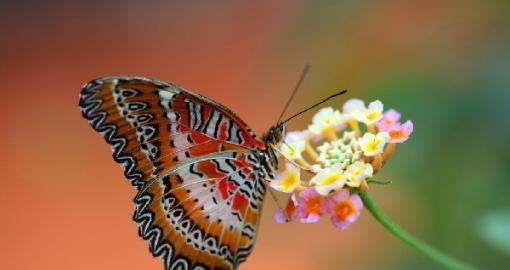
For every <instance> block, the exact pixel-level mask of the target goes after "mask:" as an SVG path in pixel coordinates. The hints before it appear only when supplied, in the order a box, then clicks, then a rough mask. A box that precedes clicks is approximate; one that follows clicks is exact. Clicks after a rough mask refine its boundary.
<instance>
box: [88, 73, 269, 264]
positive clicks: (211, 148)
mask: <svg viewBox="0 0 510 270" xmlns="http://www.w3.org/2000/svg"><path fill="white" fill-rule="evenodd" d="M80 107H81V109H82V114H83V116H84V117H85V118H86V119H87V120H88V121H89V123H90V124H91V126H92V127H93V128H94V129H95V130H96V131H98V132H100V133H101V134H103V136H104V138H105V140H106V141H107V142H108V143H109V144H110V146H111V148H112V151H113V157H114V159H115V160H116V161H117V162H119V163H120V164H121V165H122V166H123V168H124V174H125V176H126V177H127V178H128V179H129V180H130V181H131V182H132V184H133V185H135V186H137V187H138V189H139V193H138V195H137V197H136V198H135V204H136V212H135V215H134V219H135V221H136V222H137V223H138V224H139V232H140V235H141V236H142V237H143V238H144V239H146V240H148V242H149V246H150V250H151V252H152V253H153V254H154V255H155V256H160V257H162V258H163V259H164V262H165V268H166V269H174V268H176V267H177V268H176V269H235V268H236V266H237V265H238V264H239V263H240V262H241V261H243V260H244V259H245V258H246V256H247V255H248V254H249V253H250V251H251V248H252V246H253V243H254V241H255V236H256V231H257V227H258V219H259V215H260V210H261V203H262V200H263V198H264V193H265V186H264V184H263V182H262V179H261V178H260V174H259V172H258V171H257V167H258V166H259V165H260V161H259V160H258V157H257V155H256V152H257V150H263V149H264V148H265V145H264V143H263V142H261V141H260V140H259V139H257V138H256V137H255V135H254V134H253V132H252V131H251V130H250V129H249V128H248V127H247V125H246V124H245V123H244V122H243V121H242V120H241V119H240V118H239V117H237V116H236V115H235V114H234V113H232V112H231V111H230V110H229V109H227V108H225V107H224V106H221V105H219V104H217V103H216V102H214V101H212V100H209V99H207V98H205V97H203V96H200V95H199V94H196V93H193V92H191V91H187V90H184V89H182V88H180V87H178V86H175V85H173V84H169V83H165V82H160V81H156V80H151V79H145V78H131V77H111V78H102V79H98V80H95V81H92V82H90V83H88V84H86V85H85V86H84V88H83V90H82V93H81V95H80ZM178 267H181V268H178Z"/></svg>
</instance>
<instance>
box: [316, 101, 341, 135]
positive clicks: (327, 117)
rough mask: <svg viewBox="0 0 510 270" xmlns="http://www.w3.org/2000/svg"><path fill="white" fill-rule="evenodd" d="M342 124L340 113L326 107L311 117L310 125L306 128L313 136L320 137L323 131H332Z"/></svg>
mask: <svg viewBox="0 0 510 270" xmlns="http://www.w3.org/2000/svg"><path fill="white" fill-rule="evenodd" d="M342 123H343V121H342V117H341V115H340V112H339V111H337V110H333V108H331V107H326V108H323V109H321V110H320V111H319V112H317V114H315V115H314V116H313V118H312V124H311V125H309V126H308V130H309V131H310V132H311V133H312V134H314V135H322V133H323V132H324V131H326V130H328V129H329V130H333V129H334V128H335V127H337V126H339V125H340V124H342Z"/></svg>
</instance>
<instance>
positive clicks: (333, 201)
mask: <svg viewBox="0 0 510 270" xmlns="http://www.w3.org/2000/svg"><path fill="white" fill-rule="evenodd" d="M327 207H328V210H329V211H330V212H331V223H333V225H334V226H335V227H337V228H339V229H340V230H345V229H347V228H348V227H349V225H351V224H352V223H353V222H355V221H356V220H357V219H358V217H359V214H360V211H361V209H363V202H362V201H361V198H360V197H359V196H358V194H356V193H353V194H350V192H349V190H348V189H342V190H340V191H339V192H337V193H335V194H333V195H332V196H331V197H329V199H328V201H327Z"/></svg>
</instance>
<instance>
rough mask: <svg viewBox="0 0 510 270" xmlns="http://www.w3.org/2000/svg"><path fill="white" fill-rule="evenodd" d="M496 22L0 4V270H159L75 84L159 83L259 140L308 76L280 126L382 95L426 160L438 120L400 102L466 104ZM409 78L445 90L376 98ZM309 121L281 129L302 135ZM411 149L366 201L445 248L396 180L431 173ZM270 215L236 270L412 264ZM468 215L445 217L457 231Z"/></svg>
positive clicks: (446, 10) (404, 15)
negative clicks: (134, 79)
mask: <svg viewBox="0 0 510 270" xmlns="http://www.w3.org/2000/svg"><path fill="white" fill-rule="evenodd" d="M502 5H503V4H502ZM503 13H504V11H503V10H502V9H500V8H498V6H492V5H488V4H484V3H483V1H467V2H466V1H451V2H449V3H442V2H441V1H437V2H436V1H432V2H430V3H429V2H427V4H424V2H421V1H411V2H409V1H388V2H387V3H385V4H382V3H372V4H369V3H363V4H361V3H357V2H356V1H346V2H345V3H342V4H340V3H335V4H333V3H328V2H327V1H317V2H313V1H256V2H253V3H251V2H250V3H248V2H246V3H240V2H235V1H225V2H216V1H203V2H200V1H192V2H187V3H181V2H177V1H176V2H171V1H145V2H144V1H140V2H136V1H113V2H108V3H104V2H100V1H50V2H46V1H44V2H39V1H27V2H25V3H19V2H14V1H12V2H9V1H7V2H2V3H0V31H1V32H0V59H1V60H0V81H1V82H2V83H1V86H0V91H1V93H2V98H0V112H1V115H2V116H3V117H2V121H3V127H2V132H1V133H0V144H1V149H2V155H0V168H1V170H0V171H1V174H2V175H1V181H2V188H1V189H0V212H1V213H2V216H3V217H2V222H1V223H0V235H1V236H0V269H11V270H17V269H76V270H79V269H87V270H88V269H162V264H161V262H160V260H159V259H154V258H153V257H152V256H151V254H150V252H149V251H148V246H147V244H146V243H145V242H144V241H143V240H141V239H140V238H139V237H138V236H137V225H136V224H135V223H134V222H133V221H132V220H131V217H132V214H133V210H134V205H133V203H132V199H133V196H134V194H135V190H134V188H133V187H131V186H130V185H129V184H128V182H127V181H125V180H124V179H123V176H122V173H121V168H120V167H118V165H116V164H115V163H114V162H113V160H112V159H111V154H110V150H109V148H108V146H107V145H106V144H105V143H104V141H103V140H102V138H100V136H99V135H97V134H95V133H94V132H93V131H92V129H91V128H90V127H89V126H88V125H87V123H86V122H85V121H84V120H83V119H82V118H81V115H80V112H79V109H78V106H77V103H78V93H79V90H80V88H81V86H82V85H83V84H84V83H86V82H88V81H89V80H92V79H95V78H97V77H101V76H110V75H136V76H147V77H153V78H157V79H160V80H165V81H170V82H174V83H176V84H179V85H181V86H184V87H185V88H189V89H193V90H195V91H197V92H200V93H201V94H203V95H205V96H207V97H210V98H212V99H214V100H216V101H218V102H220V103H222V104H225V105H227V106H228V107H230V108H231V109H232V110H233V111H235V112H237V113H238V114H239V115H240V116H241V117H242V118H243V119H245V121H246V122H247V123H249V124H250V125H251V127H252V128H253V129H254V130H256V131H257V133H258V134H261V133H262V132H263V131H265V130H266V129H267V128H268V127H269V126H271V125H272V124H273V123H274V121H276V118H277V116H278V115H279V113H280V111H281V109H282V107H283V104H284V103H285V101H286V98H287V97H288V95H289V93H290V91H291V89H292V87H293V85H294V83H295V81H296V80H297V77H298V75H299V72H300V71H301V69H302V67H303V65H304V63H306V62H310V63H311V64H312V69H311V72H310V74H309V76H308V78H307V79H306V81H305V83H304V85H303V87H302V89H301V90H300V92H299V93H298V97H297V98H296V101H295V103H293V105H292V106H291V108H290V112H295V111H297V110H298V109H300V108H303V107H305V106H307V105H309V104H310V103H313V102H315V101H317V100H319V99H321V98H322V97H324V96H326V95H328V94H330V93H331V92H332V91H334V90H337V89H340V88H347V89H349V90H350V92H349V97H360V96H361V97H367V98H368V99H376V98H380V96H381V95H382V96H383V97H385V95H386V97H388V100H390V101H391V105H392V106H394V107H396V108H400V109H401V110H402V111H403V113H404V114H406V110H408V111H407V112H411V115H409V114H408V115H406V116H405V117H407V118H410V117H411V116H414V117H416V119H418V121H415V129H416V132H415V134H416V138H413V140H414V141H415V142H416V141H421V142H422V143H423V144H425V145H427V144H429V145H430V144H433V143H435V142H434V141H428V140H431V139H430V138H432V137H430V136H428V135H427V136H425V135H422V136H420V130H422V131H423V130H426V129H427V128H430V129H431V130H435V131H437V132H440V131H439V128H440V127H435V126H433V125H435V124H437V125H439V124H440V123H441V120H440V118H439V117H440V116H437V118H434V119H435V120H434V121H427V118H426V116H424V115H426V114H427V113H430V112H428V111H427V108H426V106H427V105H425V104H423V103H420V102H421V101H420V102H417V103H405V102H406V100H409V99H410V97H411V98H412V97H413V96H414V95H415V94H416V95H417V96H416V97H417V99H419V98H420V97H422V98H423V97H425V99H423V100H429V101H430V100H434V99H431V97H434V96H438V95H440V94H442V93H446V92H448V93H459V95H463V93H468V92H469V91H471V90H469V89H468V90H463V89H467V88H468V87H467V86H468V85H471V81H470V79H471V78H472V76H471V75H472V74H474V73H477V69H476V68H477V67H479V66H480V63H481V61H480V59H485V58H484V56H485V55H488V53H487V51H488V50H489V49H480V48H486V46H489V45H490V44H495V43H497V44H500V43H501V44H505V43H504V41H505V40H506V39H505V38H506V36H502V35H500V34H499V33H500V32H503V31H504V33H507V30H508V29H507V28H508V27H507V26H504V25H505V23H506V21H505V20H506V18H505V16H504V15H503ZM507 14H508V13H507ZM454 15H455V16H454ZM506 25H510V24H506ZM506 46H508V44H507V45H506ZM416 74H427V76H428V75H430V74H436V75H433V76H431V78H432V79H430V80H428V81H427V82H426V83H424V85H425V86H424V87H425V88H427V87H434V86H437V85H438V83H437V81H438V80H439V78H442V76H443V75H444V74H448V77H449V79H448V82H447V83H444V84H441V87H444V89H443V90H441V91H439V93H438V92H434V93H430V94H428V93H427V92H419V93H418V92H413V91H415V90H413V88H411V87H409V88H407V89H405V90H398V91H400V92H398V91H397V92H395V93H396V94H394V95H389V96H387V94H386V93H387V92H384V90H377V88H378V87H379V86H381V85H383V82H387V81H388V80H391V81H395V82H401V81H404V80H405V79H408V78H409V77H412V76H416V77H420V76H421V75H420V76H418V75H416ZM424 76H425V75H424ZM388 78H390V79H388ZM420 78H422V77H420ZM395 85H397V84H395ZM391 86H392V84H389V85H385V86H384V87H386V89H389V88H391ZM395 87H397V86H395ZM436 90H437V89H436ZM473 91H474V90H473ZM424 93H425V94H424ZM343 100H344V98H341V99H340V100H337V101H335V102H333V103H332V105H333V106H337V107H340V106H341V104H342V102H343ZM383 102H385V101H384V100H383ZM409 104H414V105H409ZM422 106H423V107H422ZM311 115H312V114H307V115H306V116H303V117H302V118H300V119H299V120H297V121H295V122H293V123H291V125H290V128H305V127H306V123H307V122H309V121H310V118H311ZM420 119H422V120H423V121H422V122H420ZM461 120H462V119H458V120H455V121H459V122H454V123H457V124H458V123H461V122H460V121H461ZM438 121H439V122H438ZM434 138H435V137H434ZM422 146H423V145H421V146H420V145H416V144H413V142H410V144H409V146H402V148H406V147H409V148H407V149H408V150H407V152H406V150H403V154H402V156H401V158H400V159H399V158H398V157H396V159H397V160H394V161H392V162H395V163H394V165H393V166H392V167H390V168H389V169H388V171H387V172H386V173H384V174H383V176H384V177H386V178H391V180H393V181H394V182H396V183H397V184H395V185H394V186H393V187H391V188H379V187H377V188H375V190H374V193H373V196H374V197H375V198H376V199H377V201H378V202H379V203H380V204H381V205H382V206H383V208H384V209H385V210H386V211H387V212H388V213H389V214H390V215H391V216H392V217H393V218H395V219H396V220H398V221H399V223H401V224H402V225H403V226H404V227H406V228H409V230H412V231H414V232H416V233H417V234H418V235H425V236H428V235H434V234H435V232H437V231H440V232H442V233H443V234H441V235H445V234H447V232H448V231H449V230H451V228H452V227H449V226H451V224H450V225H448V226H447V227H448V228H449V229H448V228H447V227H441V226H442V225H437V226H436V225H434V224H435V223H433V222H435V221H437V220H436V217H435V216H434V214H433V211H432V210H431V209H429V208H428V206H427V204H428V202H429V201H427V200H428V199H427V198H428V197H427V196H428V195H427V193H426V192H427V189H425V188H423V189H422V188H419V187H416V186H413V184H412V183H411V181H412V180H409V179H404V178H405V177H417V178H420V177H422V178H426V176H425V175H424V174H420V173H415V174H414V173H413V172H412V170H413V169H412V168H413V166H415V164H422V165H423V163H425V165H427V166H428V165H433V163H432V161H431V160H432V158H431V156H432V155H434V153H428V152H427V151H426V147H422ZM420 147H421V148H420ZM397 155H399V153H397ZM468 155H475V153H468ZM428 157H429V158H430V159H428ZM406 160H407V161H406ZM427 162H430V163H427ZM404 166H408V167H407V168H410V169H402V167H404ZM429 168H430V166H429ZM402 170H403V171H402ZM399 182H400V184H398V183H399ZM431 188H432V186H431ZM473 189H476V187H473ZM452 200H453V199H452ZM507 202H508V200H506V201H503V202H500V203H507ZM486 208H488V206H484V208H483V209H486ZM274 209H275V204H274V202H273V201H272V200H270V199H268V200H266V202H265V209H264V213H263V218H262V223H261V228H260V230H259V236H258V241H257V244H256V245H255V249H254V251H253V253H252V255H251V256H250V257H249V258H248V261H247V262H246V263H244V264H243V265H242V266H241V269H296V270H299V269H395V268H398V267H401V268H402V269H406V267H405V265H420V264H422V263H425V262H426V260H425V259H424V258H423V257H421V256H420V255H419V254H416V253H415V252H414V251H412V250H410V249H409V248H408V247H406V246H405V245H404V244H402V243H400V242H399V241H398V240H396V239H394V238H392V237H391V236H390V235H389V234H388V233H387V232H385V231H384V230H383V229H382V228H381V227H380V225H379V224H377V223H376V222H375V221H374V220H373V219H372V218H371V217H370V216H369V214H368V212H366V211H364V212H363V213H362V215H361V218H360V220H359V221H358V222H357V223H356V224H354V225H353V226H352V227H351V228H350V229H349V230H347V231H338V230H336V229H334V228H333V227H332V226H331V225H330V223H329V221H328V220H327V219H324V220H322V221H321V222H320V223H318V224H313V225H303V224H298V223H295V224H286V225H277V224H275V223H274V222H273V221H272V219H271V216H272V213H273V211H274ZM468 210H469V209H464V210H462V209H461V210H458V211H461V212H455V213H461V214H459V215H460V216H462V217H464V216H467V215H468ZM452 211H457V210H452ZM462 211H466V212H462ZM480 211H481V210H480ZM438 224H439V223H438ZM448 224H449V223H448ZM443 225H444V224H443ZM445 226H446V225H445ZM431 239H432V242H433V243H440V244H441V245H440V246H441V248H444V249H447V250H449V251H452V252H453V253H454V254H455V255H459V256H463V257H467V259H468V260H471V261H474V262H477V263H484V262H485V261H486V260H485V259H483V257H480V258H479V257H476V256H474V257H471V256H470V254H476V253H477V250H478V248H480V247H481V248H484V249H487V247H485V246H483V244H476V243H478V242H475V244H473V245H468V247H466V248H465V249H463V248H459V245H461V244H460V242H459V241H462V238H461V239H460V240H459V238H455V239H454V240H452V242H451V243H450V244H451V245H450V244H449V243H446V242H448V241H442V240H440V239H439V238H431ZM468 255H469V256H468ZM495 256H496V257H495V258H496V260H494V261H500V262H501V260H503V261H504V262H508V257H505V256H503V255H495ZM487 258H493V257H487ZM402 261H403V262H404V263H403V264H402ZM487 261H488V259H487ZM491 261H492V259H491ZM397 265H398V267H397ZM402 265H404V266H402ZM429 265H430V264H429ZM434 266H435V265H433V266H432V267H434ZM428 269H431V268H428ZM500 269H501V268H500Z"/></svg>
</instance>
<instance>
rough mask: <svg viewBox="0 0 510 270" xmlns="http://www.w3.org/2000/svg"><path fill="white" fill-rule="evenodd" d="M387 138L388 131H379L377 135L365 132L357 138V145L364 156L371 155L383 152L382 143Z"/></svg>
mask: <svg viewBox="0 0 510 270" xmlns="http://www.w3.org/2000/svg"><path fill="white" fill-rule="evenodd" d="M388 140H389V135H388V132H379V133H377V135H374V134H372V133H365V134H364V135H363V137H361V138H359V139H358V145H359V147H360V148H361V151H363V154H364V155H365V156H367V157H373V156H376V155H379V154H381V153H382V152H383V150H384V145H386V143H387V142H388Z"/></svg>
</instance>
